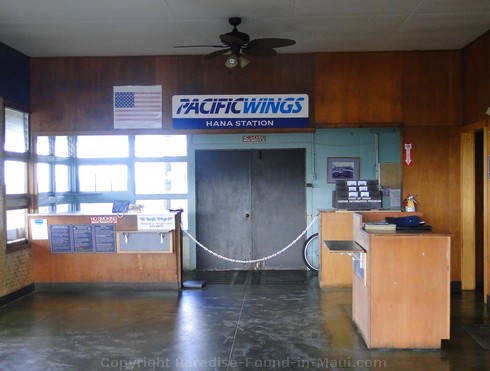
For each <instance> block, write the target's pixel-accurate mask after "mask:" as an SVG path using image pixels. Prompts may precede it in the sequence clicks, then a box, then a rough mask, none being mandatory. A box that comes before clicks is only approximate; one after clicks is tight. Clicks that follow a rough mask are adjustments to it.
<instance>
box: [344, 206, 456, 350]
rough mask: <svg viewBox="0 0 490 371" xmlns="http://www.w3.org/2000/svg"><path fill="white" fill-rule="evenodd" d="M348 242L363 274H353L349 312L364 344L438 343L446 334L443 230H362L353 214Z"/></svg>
mask: <svg viewBox="0 0 490 371" xmlns="http://www.w3.org/2000/svg"><path fill="white" fill-rule="evenodd" d="M353 223H354V226H353V228H354V231H353V232H354V241H355V242H356V243H357V244H359V245H360V246H361V247H362V248H363V249H364V250H365V251H366V262H365V264H366V272H365V273H366V277H365V281H363V280H362V279H361V278H360V277H359V276H358V275H356V274H353V288H352V315H353V320H354V322H355V324H356V325H357V327H358V329H359V331H360V332H361V334H362V337H363V338H364V341H365V342H366V345H367V347H368V348H440V347H441V339H449V331H450V328H449V325H450V253H451V237H450V235H449V234H439V233H432V232H428V233H427V232H424V233H419V232H409V233H399V232H393V231H387V232H369V233H368V232H366V231H364V230H363V229H362V223H363V214H355V215H354V219H353Z"/></svg>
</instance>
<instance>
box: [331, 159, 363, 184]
mask: <svg viewBox="0 0 490 371" xmlns="http://www.w3.org/2000/svg"><path fill="white" fill-rule="evenodd" d="M358 179H359V157H328V158H327V183H335V182H336V181H337V180H358Z"/></svg>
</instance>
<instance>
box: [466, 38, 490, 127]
mask: <svg viewBox="0 0 490 371" xmlns="http://www.w3.org/2000/svg"><path fill="white" fill-rule="evenodd" d="M462 79H463V83H462V86H463V88H462V97H463V123H464V124H474V123H476V122H479V121H482V120H486V119H487V118H488V116H487V115H486V114H485V112H486V111H487V109H488V108H490V31H488V32H487V33H485V34H484V35H482V36H481V37H479V38H478V39H477V40H475V41H474V42H473V43H471V44H470V45H468V46H467V47H466V48H465V49H463V74H462Z"/></svg>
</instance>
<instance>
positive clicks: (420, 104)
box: [31, 33, 490, 280]
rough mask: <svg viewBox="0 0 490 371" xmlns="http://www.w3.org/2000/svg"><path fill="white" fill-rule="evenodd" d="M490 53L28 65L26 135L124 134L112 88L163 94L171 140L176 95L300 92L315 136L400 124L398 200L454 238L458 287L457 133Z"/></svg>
mask: <svg viewBox="0 0 490 371" xmlns="http://www.w3.org/2000/svg"><path fill="white" fill-rule="evenodd" d="M489 45H490V36H489V35H488V33H487V34H486V35H484V36H483V37H482V38H480V39H479V40H477V41H475V42H474V43H473V44H472V45H470V46H469V47H467V48H466V49H465V50H463V51H428V52H420V51H418V52H385V53H381V52H380V53H318V54H289V55H287V54H280V55H277V56H275V57H273V58H263V59H260V58H256V59H253V60H252V61H251V63H250V64H249V65H248V66H247V67H246V68H244V69H240V68H236V69H233V70H228V69H226V68H225V67H224V66H223V63H224V60H223V59H221V60H220V59H219V58H216V59H204V58H203V57H202V56H163V57H162V56H155V57H106V58H33V59H32V60H31V92H32V96H31V108H32V115H31V125H32V132H33V133H39V132H43V133H70V132H74V133H80V132H84V133H89V132H91V133H97V132H99V133H101V132H104V133H107V132H121V131H116V130H114V129H113V122H112V116H113V111H112V92H113V86H117V85H154V84H161V85H162V87H163V130H162V131H163V132H172V122H171V98H172V96H173V95H175V94H254V93H262V94H267V93H274V94H280V93H306V94H308V95H309V96H310V126H311V127H312V128H313V127H355V126H382V125H393V124H397V125H400V126H402V127H403V137H404V142H409V143H411V144H412V145H413V155H414V163H413V165H412V166H410V167H405V168H404V177H403V187H404V193H405V194H410V193H417V194H418V200H419V203H420V208H421V211H422V212H423V213H424V215H425V216H426V217H427V219H428V220H430V222H431V224H433V225H434V227H436V228H437V229H439V230H445V231H452V232H454V233H455V237H454V238H453V259H452V279H453V280H458V279H460V246H459V239H460V236H459V224H458V221H459V215H458V208H459V204H460V198H459V196H458V195H459V176H460V174H459V134H458V127H459V126H460V125H461V124H462V123H463V122H465V123H468V122H472V121H477V119H478V118H481V117H482V113H481V112H482V111H483V112H484V111H485V110H486V108H487V107H488V105H490V90H489V89H488V86H490V84H489V76H490V72H489V71H488V66H489V60H490V56H489V53H490V46H489ZM162 131H160V132H162ZM234 132H235V133H236V131H234ZM213 133H216V131H213ZM400 151H401V152H402V151H403V148H400Z"/></svg>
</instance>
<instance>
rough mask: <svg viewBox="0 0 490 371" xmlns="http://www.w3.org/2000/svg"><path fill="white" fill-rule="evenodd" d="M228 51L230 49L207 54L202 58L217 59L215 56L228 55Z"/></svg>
mask: <svg viewBox="0 0 490 371" xmlns="http://www.w3.org/2000/svg"><path fill="white" fill-rule="evenodd" d="M229 51H230V48H226V49H221V50H216V51H215V52H212V53H209V54H208V55H206V56H205V57H204V58H206V59H209V58H214V57H217V56H219V55H222V54H225V53H228V52H229Z"/></svg>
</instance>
